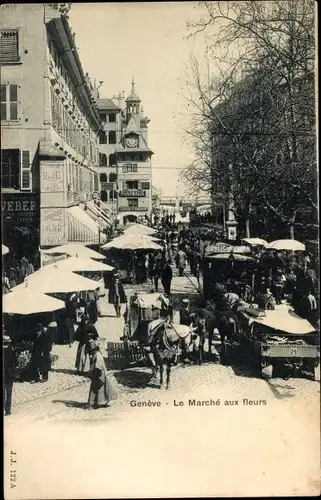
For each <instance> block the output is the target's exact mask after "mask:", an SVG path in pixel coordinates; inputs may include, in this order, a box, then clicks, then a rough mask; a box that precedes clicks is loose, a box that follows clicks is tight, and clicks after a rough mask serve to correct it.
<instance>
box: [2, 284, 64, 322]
mask: <svg viewBox="0 0 321 500" xmlns="http://www.w3.org/2000/svg"><path fill="white" fill-rule="evenodd" d="M23 285H24V287H23V288H22V289H21V290H17V291H13V292H9V293H7V294H5V295H4V296H3V302H2V307H3V312H4V313H7V314H23V315H26V314H37V313H46V312H52V311H57V310H58V309H63V308H64V307H65V303H64V302H63V301H62V300H58V299H54V298H53V297H49V296H48V295H45V294H44V293H39V292H37V291H36V290H34V289H30V288H29V286H27V284H26V283H23Z"/></svg>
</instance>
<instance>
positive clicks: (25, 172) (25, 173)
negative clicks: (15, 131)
mask: <svg viewBox="0 0 321 500" xmlns="http://www.w3.org/2000/svg"><path fill="white" fill-rule="evenodd" d="M20 155H21V156H20V165H21V170H20V172H21V179H20V189H21V191H29V190H30V189H31V168H30V151H29V150H24V151H23V150H21V151H20Z"/></svg>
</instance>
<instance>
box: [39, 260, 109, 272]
mask: <svg viewBox="0 0 321 500" xmlns="http://www.w3.org/2000/svg"><path fill="white" fill-rule="evenodd" d="M52 268H56V269H60V270H64V271H71V272H74V271H93V272H96V271H97V272H99V271H113V270H114V267H112V266H109V265H108V264H103V263H102V262H98V261H97V260H92V259H88V258H86V257H69V258H68V259H64V260H59V261H58V262H53V263H52V264H48V265H47V266H45V267H43V268H42V269H43V270H45V269H52Z"/></svg>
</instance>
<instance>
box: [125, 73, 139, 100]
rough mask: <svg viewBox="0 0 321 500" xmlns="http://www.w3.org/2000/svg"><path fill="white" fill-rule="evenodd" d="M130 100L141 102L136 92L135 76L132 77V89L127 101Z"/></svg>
mask: <svg viewBox="0 0 321 500" xmlns="http://www.w3.org/2000/svg"><path fill="white" fill-rule="evenodd" d="M128 101H135V102H140V98H139V97H138V95H137V94H136V93H135V80H134V78H133V79H132V91H131V93H130V94H129V96H128V97H127V99H126V102H128Z"/></svg>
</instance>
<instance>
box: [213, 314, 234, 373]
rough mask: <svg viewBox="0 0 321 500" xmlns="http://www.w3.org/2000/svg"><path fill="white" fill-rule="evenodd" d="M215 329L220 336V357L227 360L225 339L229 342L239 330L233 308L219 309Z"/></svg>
mask: <svg viewBox="0 0 321 500" xmlns="http://www.w3.org/2000/svg"><path fill="white" fill-rule="evenodd" d="M217 329H218V331H219V334H220V338H221V346H222V350H221V357H222V358H223V361H224V364H226V362H227V358H228V355H227V347H226V340H227V341H228V342H229V343H230V342H231V341H232V340H233V337H235V335H237V333H238V332H239V322H238V319H237V316H236V314H235V312H234V311H233V310H226V311H219V312H218V314H217Z"/></svg>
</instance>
